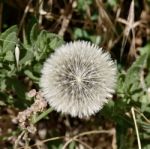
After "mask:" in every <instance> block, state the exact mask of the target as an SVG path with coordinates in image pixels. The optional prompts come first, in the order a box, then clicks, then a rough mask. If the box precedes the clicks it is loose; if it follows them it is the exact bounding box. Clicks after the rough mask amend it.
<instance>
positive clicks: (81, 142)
mask: <svg viewBox="0 0 150 149" xmlns="http://www.w3.org/2000/svg"><path fill="white" fill-rule="evenodd" d="M74 141H76V142H79V143H80V144H82V145H84V146H85V147H86V148H87V149H93V148H92V147H90V146H89V145H88V144H87V143H85V142H83V141H81V140H79V139H74Z"/></svg>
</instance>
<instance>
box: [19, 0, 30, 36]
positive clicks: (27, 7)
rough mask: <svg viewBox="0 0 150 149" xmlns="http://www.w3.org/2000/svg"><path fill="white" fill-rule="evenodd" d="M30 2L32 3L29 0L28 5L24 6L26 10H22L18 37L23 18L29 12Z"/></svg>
mask: <svg viewBox="0 0 150 149" xmlns="http://www.w3.org/2000/svg"><path fill="white" fill-rule="evenodd" d="M31 2H32V0H29V2H28V4H27V6H26V8H25V10H24V13H23V16H22V19H21V21H20V25H19V29H18V35H19V33H20V31H21V28H22V25H23V23H24V20H25V17H26V15H27V13H28V11H29V8H30V4H31Z"/></svg>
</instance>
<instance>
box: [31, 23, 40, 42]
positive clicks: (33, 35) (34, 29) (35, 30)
mask: <svg viewBox="0 0 150 149" xmlns="http://www.w3.org/2000/svg"><path fill="white" fill-rule="evenodd" d="M38 34H39V29H38V27H37V24H34V25H33V27H32V29H31V32H30V42H31V43H34V42H35V41H36V40H37V37H38Z"/></svg>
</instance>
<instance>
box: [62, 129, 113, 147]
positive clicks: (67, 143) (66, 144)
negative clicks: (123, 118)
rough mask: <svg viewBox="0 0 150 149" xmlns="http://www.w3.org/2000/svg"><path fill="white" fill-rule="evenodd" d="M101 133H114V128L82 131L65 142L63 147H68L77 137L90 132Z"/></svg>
mask: <svg viewBox="0 0 150 149" xmlns="http://www.w3.org/2000/svg"><path fill="white" fill-rule="evenodd" d="M100 133H107V134H112V135H113V131H112V129H111V130H93V131H87V132H83V133H80V134H78V135H76V136H74V137H73V138H71V139H69V140H68V141H67V142H66V143H65V144H64V146H63V148H62V149H66V148H67V146H68V145H69V144H70V143H71V142H72V141H74V140H75V139H77V138H78V137H82V136H85V135H90V134H100Z"/></svg>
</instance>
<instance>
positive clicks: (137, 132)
mask: <svg viewBox="0 0 150 149" xmlns="http://www.w3.org/2000/svg"><path fill="white" fill-rule="evenodd" d="M131 112H132V116H133V121H134V125H135V131H136V136H137V142H138V148H139V149H142V148H141V141H140V136H139V131H138V127H137V122H136V118H135V112H134V107H132V108H131Z"/></svg>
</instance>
